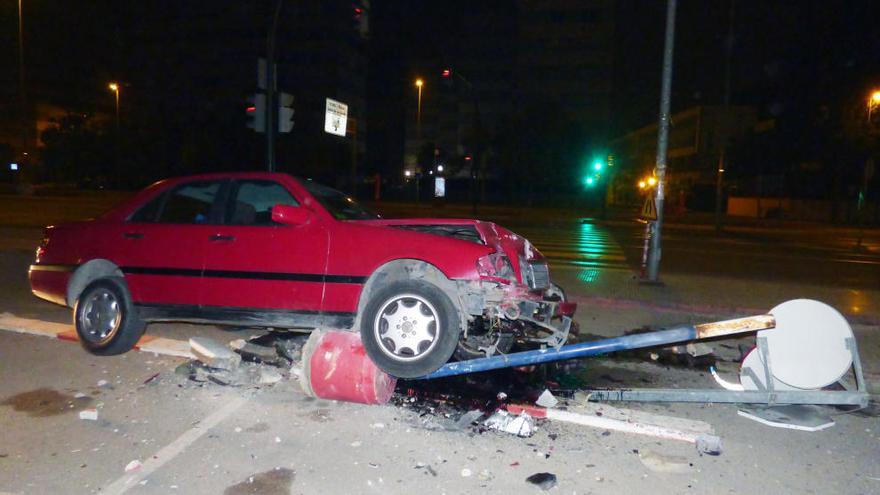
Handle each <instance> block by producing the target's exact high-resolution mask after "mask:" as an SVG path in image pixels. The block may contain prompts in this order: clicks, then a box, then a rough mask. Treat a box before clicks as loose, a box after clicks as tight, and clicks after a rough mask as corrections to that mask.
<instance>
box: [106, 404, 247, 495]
mask: <svg viewBox="0 0 880 495" xmlns="http://www.w3.org/2000/svg"><path fill="white" fill-rule="evenodd" d="M245 402H247V399H246V398H244V397H237V398H235V399H233V400H232V401H231V402H229V403H228V404H226V405H225V406H223V407H222V408H221V409H220V410H219V411H217V412H215V413H214V414H211V415H210V416H208V417H207V418H205V419H204V420H202V421H201V422H199V424H198V425H196V426H194V427H193V428H190V429H189V430H187V431H185V432H184V433H183V434H182V435H180V436H179V437H177V438H176V439H175V440H174V441H173V442H171V443H169V444H168V445H166V446H165V447H162V448H161V449H160V450H159V451H158V452H156V453H155V454H153V455H151V456H150V457H149V458H148V459H147V460H145V461H143V466H142V467H141V469H140V470H138V471H137V472H135V473H131V474H126V475H124V476H122V477H120V478H119V479H117V480H116V481H114V482H113V483H111V484H110V485H109V486H107V488H105V489H103V490H100V491H101V493H103V494H105V495H120V494H123V493H125V492H127V491H128V489H129V488H132V487H134V486H136V485H137V484H138V483H139V482H140V481H142V480H143V479H145V478H146V477H148V476H149V475H150V474H152V473H153V472H155V471H156V470H157V469H159V468H161V467H162V466H164V465H165V464H166V463H168V461H171V460H172V459H174V458H175V457H177V456H178V455H179V454H180V453H181V452H183V451H184V450H185V449H186V448H187V447H189V446H190V445H192V444H193V443H195V442H196V441H197V440H198V439H199V438H201V437H202V435H204V434H205V433H207V432H208V430H210V429H211V428H213V427H215V426H217V425H218V424H220V423H221V422H222V421H223V420H225V419H226V418H228V417H229V416H231V415H232V414H233V413H234V412H235V411H237V410H238V408H240V407H241V406H242V405H244V403H245Z"/></svg>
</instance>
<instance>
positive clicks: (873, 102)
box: [868, 89, 880, 125]
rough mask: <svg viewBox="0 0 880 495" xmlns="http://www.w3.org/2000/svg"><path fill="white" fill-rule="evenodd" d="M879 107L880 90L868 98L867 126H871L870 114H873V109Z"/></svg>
mask: <svg viewBox="0 0 880 495" xmlns="http://www.w3.org/2000/svg"><path fill="white" fill-rule="evenodd" d="M878 106H880V89H878V90H876V91H874V92H873V93H871V96H869V97H868V125H871V113H873V112H874V109H875V108H877V107H878Z"/></svg>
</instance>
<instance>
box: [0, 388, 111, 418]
mask: <svg viewBox="0 0 880 495" xmlns="http://www.w3.org/2000/svg"><path fill="white" fill-rule="evenodd" d="M92 402H94V399H93V398H91V397H88V396H82V397H74V396H73V395H67V394H63V393H61V392H59V391H57V390H52V389H50V388H38V389H36V390H31V391H29V392H22V393H20V394H16V395H13V396H11V397H8V398H7V399H6V400H4V401H3V402H0V406H10V407H12V409H14V410H16V411H20V412H25V413H27V414H28V415H29V416H33V417H40V418H43V417H47V416H56V415H59V414H64V413H69V412H76V411H81V410H83V409H85V408H87V407H89V406H90V405H91V404H92Z"/></svg>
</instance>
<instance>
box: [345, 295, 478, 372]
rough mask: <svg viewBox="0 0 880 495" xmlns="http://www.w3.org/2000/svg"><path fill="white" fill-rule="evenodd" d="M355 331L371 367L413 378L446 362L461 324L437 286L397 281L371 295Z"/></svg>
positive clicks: (453, 348) (456, 340)
mask: <svg viewBox="0 0 880 495" xmlns="http://www.w3.org/2000/svg"><path fill="white" fill-rule="evenodd" d="M360 331H361V339H362V340H363V343H364V348H365V349H366V351H367V355H369V356H370V359H372V360H373V362H374V363H376V366H378V367H379V368H382V369H383V370H384V371H386V372H387V373H389V374H391V375H393V376H396V377H399V378H416V377H420V376H425V375H427V374H429V373H431V372H433V371H436V370H437V369H438V368H440V367H441V366H443V365H444V364H445V363H446V362H447V361H448V360H449V358H450V357H451V356H452V353H453V352H454V351H455V347H456V344H457V343H458V337H459V334H460V333H461V321H460V318H459V315H458V311H457V310H456V308H455V306H454V305H453V304H452V301H450V300H449V297H447V296H446V294H445V293H443V291H442V290H440V289H439V288H438V287H436V286H435V285H433V284H430V283H428V282H425V281H422V280H401V281H396V282H391V283H389V284H388V285H387V286H385V287H382V288H381V289H379V290H377V291H376V292H375V293H374V294H373V295H372V297H371V298H370V301H369V302H368V303H367V306H366V308H365V309H364V314H363V317H362V318H361V328H360Z"/></svg>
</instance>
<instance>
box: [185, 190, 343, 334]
mask: <svg viewBox="0 0 880 495" xmlns="http://www.w3.org/2000/svg"><path fill="white" fill-rule="evenodd" d="M226 196H227V197H226V205H225V211H224V222H223V224H222V225H217V226H215V227H214V230H213V231H212V232H213V234H214V237H213V239H214V240H212V241H211V242H210V243H209V245H208V248H207V251H206V256H205V271H204V284H203V293H202V302H203V304H204V305H205V306H206V307H217V308H224V309H226V310H233V311H235V312H237V314H239V315H241V316H243V317H245V319H247V318H249V317H256V318H260V321H261V322H262V323H264V324H270V325H271V324H272V323H273V322H272V321H268V320H266V319H267V318H268V319H270V320H271V319H274V324H275V325H276V326H310V325H311V324H312V323H313V322H314V320H315V319H316V318H317V316H318V315H319V311H320V309H321V300H322V297H323V289H324V270H325V267H326V260H327V244H328V237H327V235H328V234H327V230H326V229H325V228H324V226H323V224H322V223H321V221H320V219H319V218H318V217H317V216H312V217H311V219H310V220H309V221H307V222H306V223H304V224H302V225H281V224H278V223H275V222H273V221H272V207H273V206H275V205H277V204H284V205H291V206H297V207H301V206H300V201H298V200H297V199H296V197H295V196H294V194H293V193H292V192H291V191H290V190H289V189H288V188H287V187H286V186H285V185H284V184H283V183H281V182H278V181H275V180H270V179H239V180H234V181H232V183H231V184H230V187H229V194H227V195H226ZM206 309H208V308H206Z"/></svg>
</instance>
